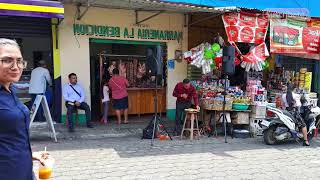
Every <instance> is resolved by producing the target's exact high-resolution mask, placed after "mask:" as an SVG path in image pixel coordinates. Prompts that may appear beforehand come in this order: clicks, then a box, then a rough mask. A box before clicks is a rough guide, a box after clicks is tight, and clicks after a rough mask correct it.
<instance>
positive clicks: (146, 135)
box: [142, 120, 158, 139]
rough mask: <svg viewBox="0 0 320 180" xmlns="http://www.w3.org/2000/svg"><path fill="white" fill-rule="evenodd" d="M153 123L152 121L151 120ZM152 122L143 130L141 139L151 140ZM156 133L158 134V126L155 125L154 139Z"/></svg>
mask: <svg viewBox="0 0 320 180" xmlns="http://www.w3.org/2000/svg"><path fill="white" fill-rule="evenodd" d="M153 121H154V120H153ZM153 121H150V122H149V124H148V126H147V127H146V128H144V129H143V131H142V139H152V135H153ZM157 132H158V124H156V128H155V133H154V138H157Z"/></svg>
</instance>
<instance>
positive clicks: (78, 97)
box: [62, 83, 85, 103]
mask: <svg viewBox="0 0 320 180" xmlns="http://www.w3.org/2000/svg"><path fill="white" fill-rule="evenodd" d="M71 86H72V87H73V88H74V89H73V88H72V87H71ZM76 91H77V92H78V93H79V94H78V93H77V92H76ZM62 95H63V98H64V100H65V101H66V102H67V101H68V102H75V101H78V102H79V103H82V102H84V100H85V92H84V90H83V88H82V86H81V85H80V84H79V83H77V84H76V85H72V84H70V83H68V84H66V85H64V86H63V89H62Z"/></svg>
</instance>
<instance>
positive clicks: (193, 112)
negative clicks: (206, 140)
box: [181, 109, 200, 140]
mask: <svg viewBox="0 0 320 180" xmlns="http://www.w3.org/2000/svg"><path fill="white" fill-rule="evenodd" d="M184 111H185V113H186V117H185V118H184V123H183V128H182V131H181V139H182V136H183V133H184V131H189V132H190V140H193V131H197V132H198V139H199V138H200V130H199V121H198V116H197V114H198V111H196V110H190V109H185V110H184ZM188 116H190V124H191V125H190V128H186V127H185V126H186V122H187V121H188V120H189V119H188ZM194 123H196V128H195V127H194Z"/></svg>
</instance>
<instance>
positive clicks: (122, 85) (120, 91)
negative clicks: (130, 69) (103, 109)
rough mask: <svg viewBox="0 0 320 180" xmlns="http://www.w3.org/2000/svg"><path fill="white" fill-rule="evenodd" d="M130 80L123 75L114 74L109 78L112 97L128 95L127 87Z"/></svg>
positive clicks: (118, 97)
mask: <svg viewBox="0 0 320 180" xmlns="http://www.w3.org/2000/svg"><path fill="white" fill-rule="evenodd" d="M128 86H129V82H128V80H127V79H126V78H125V77H123V76H113V77H112V78H111V79H110V80H109V88H110V89H111V93H112V99H122V98H124V97H127V96H128V92H127V87H128Z"/></svg>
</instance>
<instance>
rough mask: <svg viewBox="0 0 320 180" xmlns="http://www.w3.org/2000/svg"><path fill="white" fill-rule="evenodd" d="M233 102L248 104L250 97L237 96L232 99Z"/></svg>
mask: <svg viewBox="0 0 320 180" xmlns="http://www.w3.org/2000/svg"><path fill="white" fill-rule="evenodd" d="M233 103H239V104H250V103H251V99H250V98H249V97H238V98H235V99H233Z"/></svg>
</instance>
